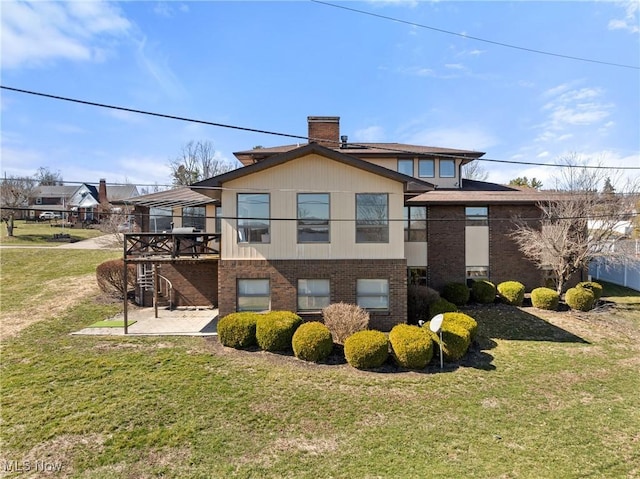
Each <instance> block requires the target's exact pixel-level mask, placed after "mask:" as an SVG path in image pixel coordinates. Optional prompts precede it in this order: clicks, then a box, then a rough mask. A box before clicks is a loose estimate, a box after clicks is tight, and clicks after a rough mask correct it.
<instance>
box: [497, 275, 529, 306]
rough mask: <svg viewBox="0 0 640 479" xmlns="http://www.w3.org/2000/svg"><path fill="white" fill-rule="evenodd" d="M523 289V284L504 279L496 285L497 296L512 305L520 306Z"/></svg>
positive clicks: (522, 299) (522, 298)
mask: <svg viewBox="0 0 640 479" xmlns="http://www.w3.org/2000/svg"><path fill="white" fill-rule="evenodd" d="M524 291H525V288H524V284H522V283H520V282H518V281H504V282H503V283H500V284H499V285H498V296H500V299H502V301H504V302H505V303H507V304H510V305H512V306H522V302H523V301H524Z"/></svg>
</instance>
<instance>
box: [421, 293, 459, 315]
mask: <svg viewBox="0 0 640 479" xmlns="http://www.w3.org/2000/svg"><path fill="white" fill-rule="evenodd" d="M456 311H458V307H457V306H456V305H455V304H453V303H450V302H449V301H447V300H446V299H444V298H440V299H438V300H436V301H435V302H434V303H432V304H431V305H430V306H429V318H428V319H431V318H433V317H434V316H436V315H437V314H441V313H453V312H456Z"/></svg>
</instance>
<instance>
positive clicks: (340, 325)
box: [322, 303, 369, 344]
mask: <svg viewBox="0 0 640 479" xmlns="http://www.w3.org/2000/svg"><path fill="white" fill-rule="evenodd" d="M322 317H323V320H324V324H325V326H326V327H327V328H329V331H331V336H332V337H333V342H334V343H336V344H344V341H345V339H347V338H348V337H349V336H351V335H352V334H353V333H356V332H358V331H363V330H365V329H368V328H369V313H367V312H366V311H365V310H364V309H362V308H361V307H360V306H357V305H355V304H347V303H335V304H330V305H329V306H327V307H326V308H324V309H323V310H322Z"/></svg>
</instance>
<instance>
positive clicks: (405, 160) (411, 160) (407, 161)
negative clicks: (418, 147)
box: [396, 158, 415, 176]
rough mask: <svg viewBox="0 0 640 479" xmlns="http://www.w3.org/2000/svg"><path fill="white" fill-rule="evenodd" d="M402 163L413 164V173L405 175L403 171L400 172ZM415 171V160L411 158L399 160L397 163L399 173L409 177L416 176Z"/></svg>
mask: <svg viewBox="0 0 640 479" xmlns="http://www.w3.org/2000/svg"><path fill="white" fill-rule="evenodd" d="M401 162H403V163H409V162H411V173H410V174H407V173H403V172H402V171H400V163H401ZM414 169H415V162H414V160H413V158H411V159H409V158H398V160H397V163H396V171H397V172H398V173H401V174H403V175H407V176H413V175H414V174H415V171H414Z"/></svg>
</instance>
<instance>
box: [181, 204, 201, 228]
mask: <svg viewBox="0 0 640 479" xmlns="http://www.w3.org/2000/svg"><path fill="white" fill-rule="evenodd" d="M182 226H184V227H192V228H196V229H198V230H200V231H204V229H205V207H204V206H187V207H184V208H182Z"/></svg>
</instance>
